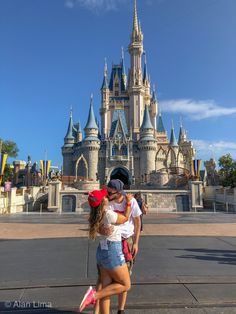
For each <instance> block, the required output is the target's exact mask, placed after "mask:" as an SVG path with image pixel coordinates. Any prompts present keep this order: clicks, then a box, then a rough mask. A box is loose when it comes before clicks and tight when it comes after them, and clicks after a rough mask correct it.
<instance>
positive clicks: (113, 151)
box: [112, 145, 118, 156]
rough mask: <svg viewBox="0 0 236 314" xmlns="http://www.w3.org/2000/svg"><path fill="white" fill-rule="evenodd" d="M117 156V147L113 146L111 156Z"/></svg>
mask: <svg viewBox="0 0 236 314" xmlns="http://www.w3.org/2000/svg"><path fill="white" fill-rule="evenodd" d="M117 154H118V146H117V145H113V146H112V156H116V155H117Z"/></svg>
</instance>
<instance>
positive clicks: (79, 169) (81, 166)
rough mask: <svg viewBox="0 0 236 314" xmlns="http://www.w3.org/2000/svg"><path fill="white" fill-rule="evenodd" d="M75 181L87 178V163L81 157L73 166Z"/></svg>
mask: <svg viewBox="0 0 236 314" xmlns="http://www.w3.org/2000/svg"><path fill="white" fill-rule="evenodd" d="M75 175H76V180H77V178H78V177H82V178H86V179H87V178H88V163H87V161H86V159H85V158H84V156H83V155H81V156H80V157H79V158H78V160H77V161H76V165H75Z"/></svg>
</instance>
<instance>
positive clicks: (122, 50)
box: [121, 47, 126, 89]
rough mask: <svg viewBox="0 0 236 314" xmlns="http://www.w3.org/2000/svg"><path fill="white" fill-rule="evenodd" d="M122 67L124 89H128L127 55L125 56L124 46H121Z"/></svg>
mask: <svg viewBox="0 0 236 314" xmlns="http://www.w3.org/2000/svg"><path fill="white" fill-rule="evenodd" d="M121 67H122V80H123V84H124V89H126V73H125V57H124V48H123V47H121Z"/></svg>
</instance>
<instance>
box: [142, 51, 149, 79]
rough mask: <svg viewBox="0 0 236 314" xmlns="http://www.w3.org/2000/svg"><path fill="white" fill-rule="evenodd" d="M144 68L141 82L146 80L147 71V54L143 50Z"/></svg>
mask: <svg viewBox="0 0 236 314" xmlns="http://www.w3.org/2000/svg"><path fill="white" fill-rule="evenodd" d="M143 54H144V70H143V83H145V82H146V81H148V73H147V55H146V52H145V51H144V53H143Z"/></svg>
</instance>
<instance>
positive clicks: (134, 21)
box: [132, 0, 139, 36]
mask: <svg viewBox="0 0 236 314" xmlns="http://www.w3.org/2000/svg"><path fill="white" fill-rule="evenodd" d="M138 32H139V27H138V14H137V5H136V0H134V17H133V32H132V35H133V36H134V35H137V34H138Z"/></svg>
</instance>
